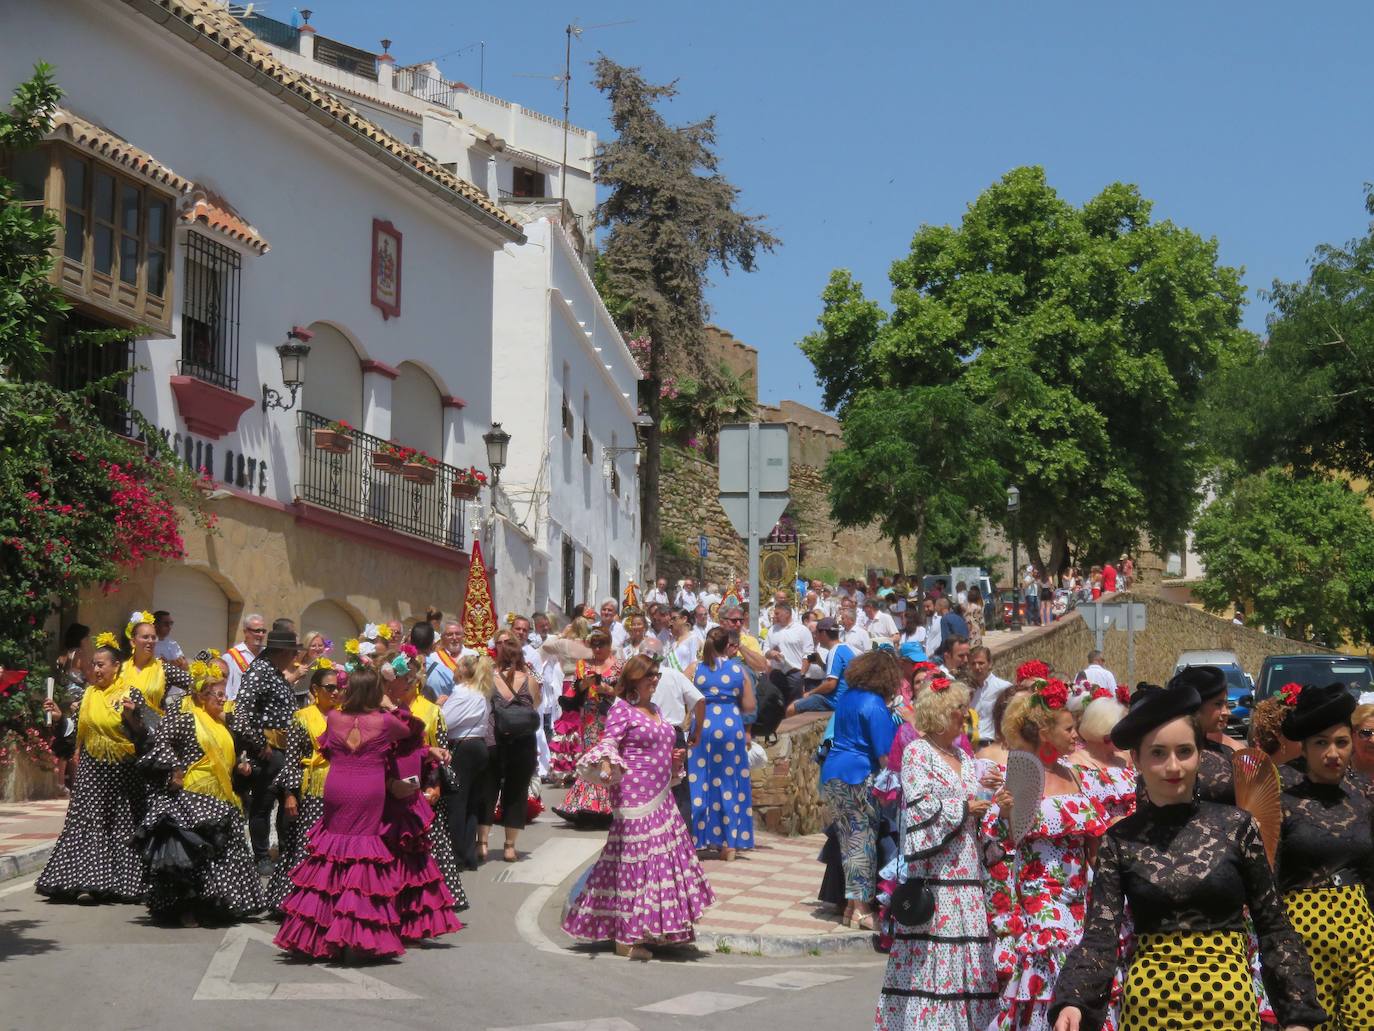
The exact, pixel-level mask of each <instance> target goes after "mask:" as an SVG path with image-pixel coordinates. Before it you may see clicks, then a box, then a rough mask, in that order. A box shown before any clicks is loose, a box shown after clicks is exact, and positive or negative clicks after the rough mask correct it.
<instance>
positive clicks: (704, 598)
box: [697, 591, 721, 613]
mask: <svg viewBox="0 0 1374 1031" xmlns="http://www.w3.org/2000/svg"><path fill="white" fill-rule="evenodd" d="M720 603H721V596H720V595H719V594H716V593H715V592H714V591H702V592H701V594H700V595H699V596H698V597H697V604H698V605H705V606H706V611H707V612H708V613H709V612H710V611H711V606H712V605H719V604H720Z"/></svg>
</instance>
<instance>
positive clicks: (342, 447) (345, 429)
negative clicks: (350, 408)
mask: <svg viewBox="0 0 1374 1031" xmlns="http://www.w3.org/2000/svg"><path fill="white" fill-rule="evenodd" d="M311 434H312V436H314V438H315V449H316V450H317V451H324V452H326V453H328V454H331V455H346V454H348V453H349V452H350V451H352V450H353V427H352V426H350V425H349V424H348V423H346V422H344V421H343V420H342V419H335V420H334V421H333V422H331V423H330V424H329V425H328V426H321V427H320V428H318V429H316V430H312V431H311Z"/></svg>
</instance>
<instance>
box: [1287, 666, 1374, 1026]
mask: <svg viewBox="0 0 1374 1031" xmlns="http://www.w3.org/2000/svg"><path fill="white" fill-rule="evenodd" d="M1293 686H1294V687H1296V685H1293ZM1354 711H1355V699H1354V697H1353V696H1352V695H1351V694H1350V692H1349V691H1348V690H1347V689H1346V687H1345V685H1344V684H1331V685H1330V686H1328V687H1312V686H1308V687H1304V688H1303V689H1302V693H1301V694H1299V695H1298V698H1297V704H1296V705H1295V706H1294V707H1293V709H1292V710H1290V711H1289V713H1288V715H1287V716H1285V717H1284V720H1283V736H1284V737H1286V738H1287V739H1288V740H1289V741H1299V742H1301V743H1302V757H1301V758H1300V759H1297V760H1295V761H1294V762H1292V763H1289V764H1287V765H1285V766H1284V767H1283V768H1282V769H1281V770H1280V771H1279V775H1280V778H1281V779H1282V782H1283V795H1282V798H1283V829H1282V831H1281V832H1280V836H1279V851H1278V862H1277V871H1276V873H1277V879H1278V884H1279V891H1280V892H1281V893H1282V894H1283V903H1284V906H1285V907H1286V908H1287V910H1288V919H1289V921H1290V922H1291V923H1292V924H1293V929H1294V930H1295V931H1297V932H1298V937H1299V938H1301V939H1302V942H1303V944H1304V945H1305V946H1307V955H1308V958H1309V959H1311V961H1312V974H1313V976H1314V977H1315V978H1316V981H1317V996H1318V998H1319V999H1320V1000H1321V1004H1322V1008H1323V1009H1324V1010H1326V1012H1327V1013H1328V1014H1329V1015H1330V1016H1331V1021H1330V1022H1329V1023H1327V1024H1323V1025H1322V1027H1323V1029H1324V1031H1355V1029H1357V1028H1359V1029H1365V1028H1374V913H1371V912H1370V908H1369V899H1368V895H1367V894H1366V893H1367V892H1368V891H1369V889H1370V888H1371V887H1374V829H1372V828H1371V820H1372V819H1374V807H1371V805H1370V800H1369V798H1368V797H1367V795H1366V791H1368V790H1369V787H1370V785H1369V782H1368V780H1367V779H1366V778H1364V777H1363V776H1362V775H1361V774H1359V773H1356V772H1354V771H1352V770H1351V769H1350V757H1351V753H1352V751H1353V750H1354V740H1353V738H1354V734H1353V732H1352V730H1351V715H1352V714H1353V713H1354Z"/></svg>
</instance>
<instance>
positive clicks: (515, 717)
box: [492, 704, 541, 741]
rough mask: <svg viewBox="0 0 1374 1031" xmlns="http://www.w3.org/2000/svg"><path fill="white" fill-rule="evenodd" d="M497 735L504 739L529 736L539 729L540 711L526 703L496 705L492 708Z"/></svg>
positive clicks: (509, 739)
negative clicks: (525, 704) (527, 705)
mask: <svg viewBox="0 0 1374 1031" xmlns="http://www.w3.org/2000/svg"><path fill="white" fill-rule="evenodd" d="M492 718H493V722H494V724H495V729H496V736H497V738H498V739H500V740H502V741H511V740H513V739H515V738H518V737H529V736H530V735H531V734H533V733H534V732H535V731H536V730H538V729H539V727H540V725H541V723H540V719H539V713H537V712H535V711H534V710H533V709H530V708H528V707H526V706H524V705H514V704H510V705H496V706H495V707H493V709H492Z"/></svg>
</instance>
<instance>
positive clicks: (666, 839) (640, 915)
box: [563, 699, 716, 945]
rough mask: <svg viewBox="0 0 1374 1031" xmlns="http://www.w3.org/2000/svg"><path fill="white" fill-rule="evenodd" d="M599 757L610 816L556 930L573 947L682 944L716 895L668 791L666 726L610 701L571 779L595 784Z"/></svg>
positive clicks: (670, 760) (692, 935)
mask: <svg viewBox="0 0 1374 1031" xmlns="http://www.w3.org/2000/svg"><path fill="white" fill-rule="evenodd" d="M602 759H609V760H610V761H611V764H612V766H613V768H614V770H615V773H614V774H613V776H612V786H611V788H610V798H611V805H612V807H613V812H614V817H613V819H612V822H611V829H610V832H609V833H608V834H607V836H606V847H605V848H604V849H602V850H601V857H600V858H599V859H598V860H597V861H596V864H595V865H594V866H593V867H592V868H591V871H590V872H589V873H588V875H587V876H586V877H585V878H584V879H583V881H582V883H581V886H580V890H578V889H574V892H575V895H574V897H573V898H572V899H571V900H570V901H569V904H568V910H567V913H566V915H565V916H564V918H563V930H564V931H566V932H567V933H568V934H570V935H571V936H572V937H574V938H577V939H579V940H580V941H591V942H602V941H615V942H619V943H620V944H622V945H639V944H642V943H649V944H658V943H672V942H690V941H692V940H693V939H694V938H695V932H694V931H693V930H692V925H693V924H695V923H696V922H697V921H698V920H700V919H701V914H702V913H703V912H704V911H705V910H706V908H707V907H708V906H711V905H713V904H714V903H715V901H716V896H715V892H713V891H712V890H711V885H710V884H709V883H708V882H707V880H706V874H705V873H704V872H703V871H702V869H701V864H700V863H699V862H697V857H696V850H695V848H694V847H693V845H692V839H691V836H690V835H689V834H688V833H687V824H686V823H684V822H683V820H682V815H681V814H680V813H679V812H678V808H677V803H676V802H675V801H674V800H673V795H672V792H671V791H669V784H670V781H671V779H672V773H673V769H672V767H673V728H672V726H670V725H669V724H668V723H667V722H665V721H664V720H662V719H657V718H655V717H654V716H650V715H648V714H647V713H645V712H644V711H643V710H642V709H639V708H637V707H635V706H633V705H630V704H629V703H628V702H625V701H624V700H622V699H617V700H616V701H615V703H614V704H613V705H612V706H611V710H610V712H609V713H607V715H606V728H605V731H604V733H603V734H602V735H601V740H600V742H599V743H598V744H597V745H596V747H595V748H592V749H591V750H589V751H588V752H586V753H584V754H583V756H582V759H581V761H580V762H579V763H578V773H579V775H580V776H582V777H585V778H593V779H597V780H599V774H598V766H599V765H600V763H601V760H602ZM617 774H618V777H617V776H616V775H617Z"/></svg>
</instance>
